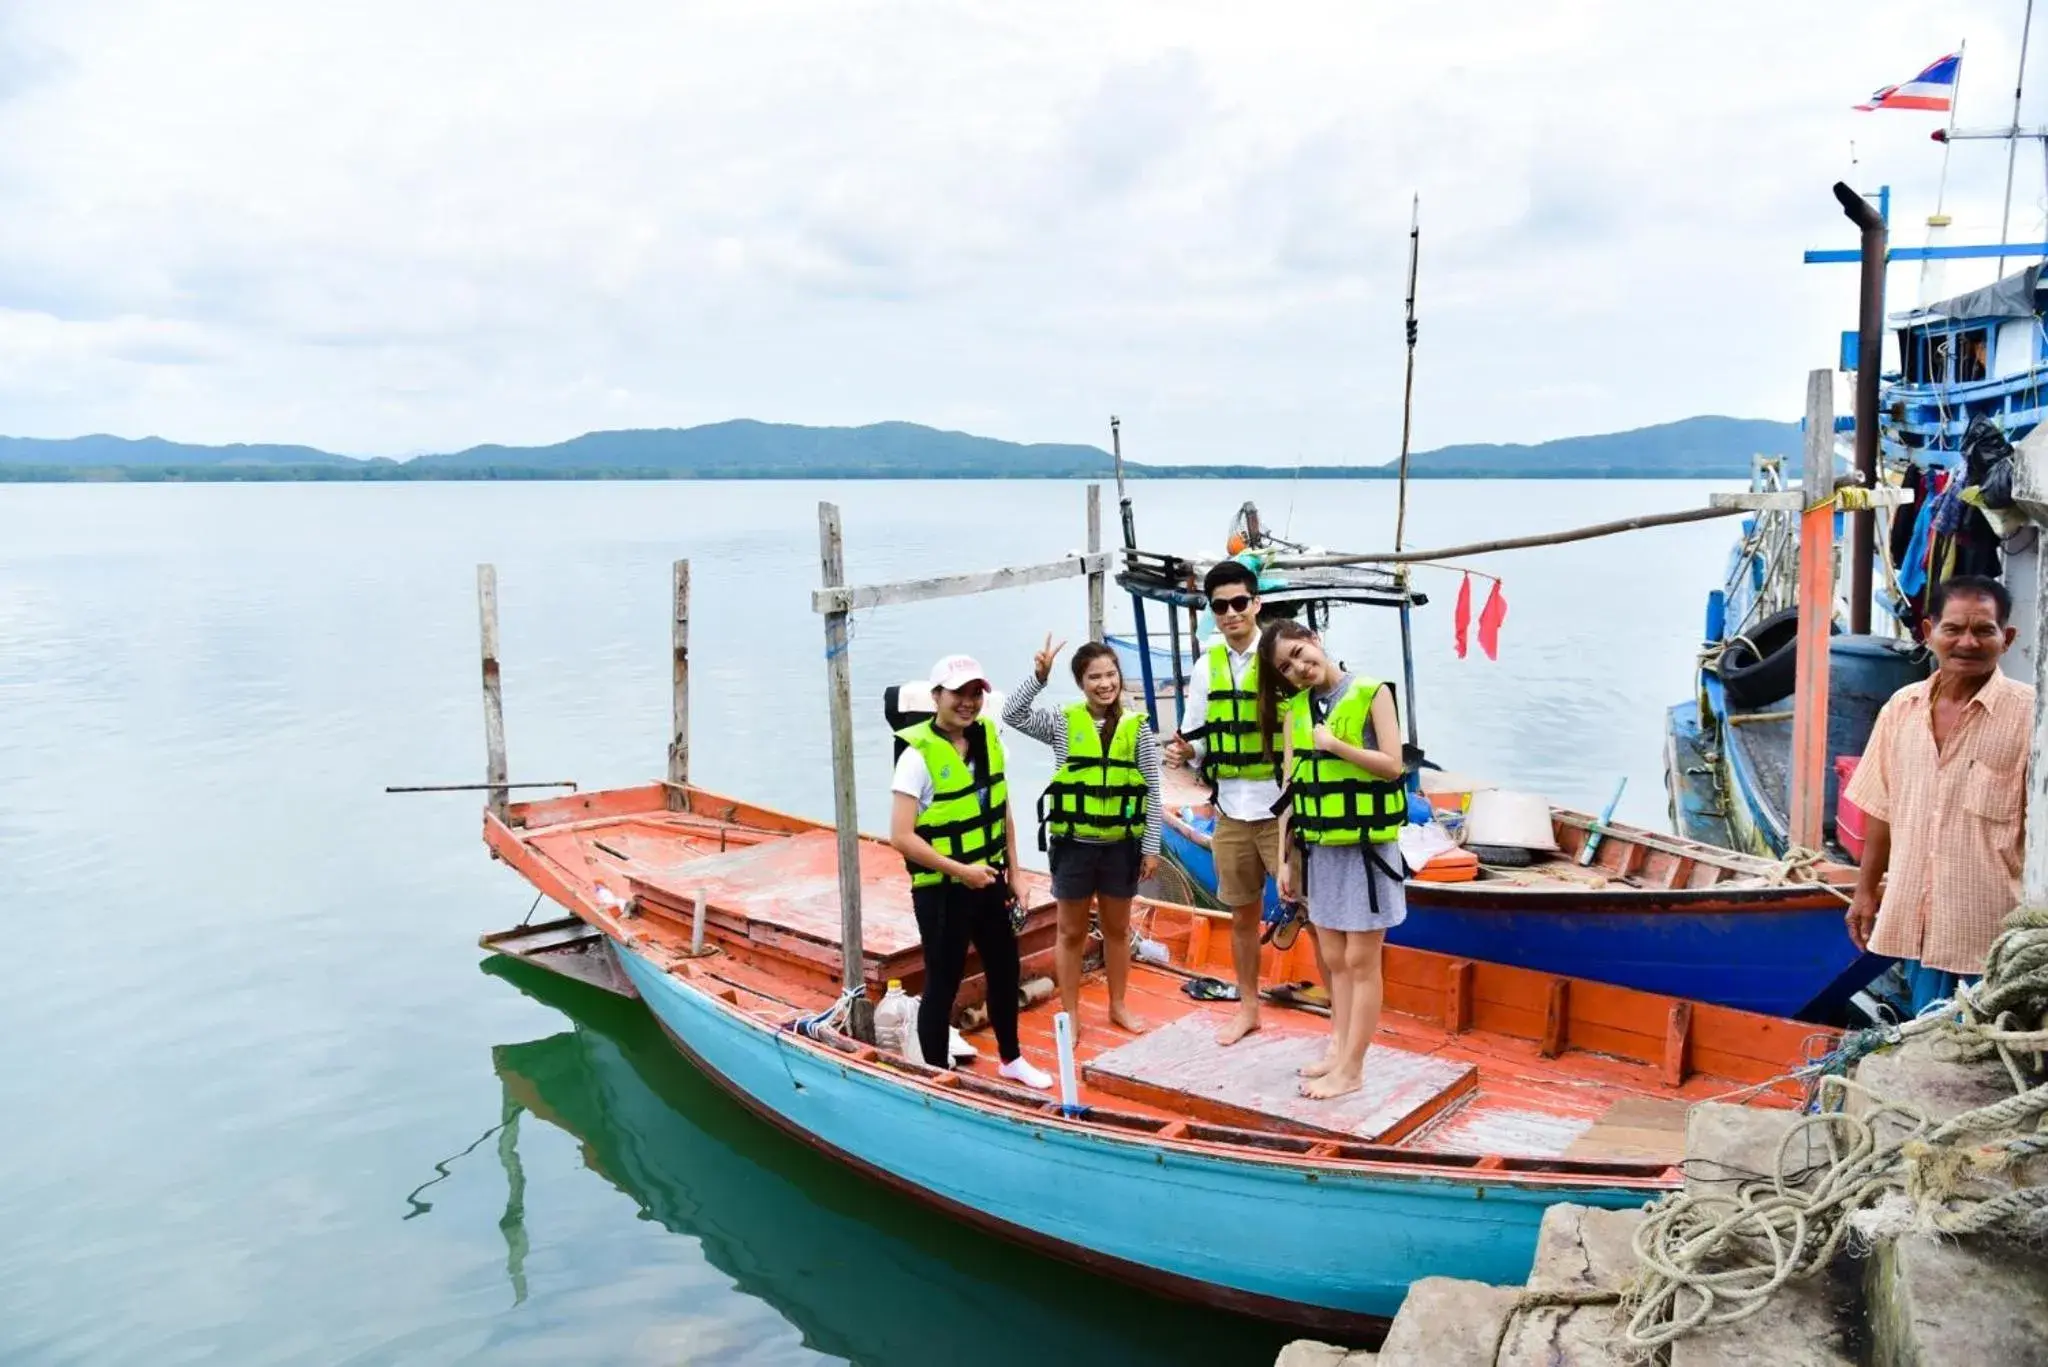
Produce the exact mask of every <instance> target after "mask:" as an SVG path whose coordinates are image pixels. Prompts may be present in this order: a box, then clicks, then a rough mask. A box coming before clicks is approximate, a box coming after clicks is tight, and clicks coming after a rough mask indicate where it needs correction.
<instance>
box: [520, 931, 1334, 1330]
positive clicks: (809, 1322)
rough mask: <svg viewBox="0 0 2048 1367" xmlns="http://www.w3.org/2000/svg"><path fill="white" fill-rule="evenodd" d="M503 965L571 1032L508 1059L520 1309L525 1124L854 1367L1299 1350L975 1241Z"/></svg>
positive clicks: (645, 1034)
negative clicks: (521, 1137)
mask: <svg viewBox="0 0 2048 1367" xmlns="http://www.w3.org/2000/svg"><path fill="white" fill-rule="evenodd" d="M483 967H484V971H485V972H486V973H490V974H492V975H494V976H497V977H500V978H503V979H505V980H506V981H508V982H510V983H512V984H513V985H515V986H516V987H518V988H519V990H520V991H522V992H524V993H526V994H527V995H528V996H530V997H533V998H534V999H536V1000H538V1001H541V1002H543V1003H546V1004H547V1005H549V1006H552V1007H554V1008H555V1009H556V1010H559V1011H561V1012H562V1013H563V1014H564V1015H565V1016H567V1017H568V1018H569V1021H570V1028H569V1029H567V1030H564V1031H561V1032H560V1033H558V1034H553V1035H549V1036H547V1037H545V1038H543V1039H536V1040H530V1041H527V1042H525V1043H522V1044H502V1045H498V1046H496V1047H495V1048H493V1049H492V1051H491V1062H492V1066H493V1068H494V1069H495V1070H496V1072H497V1074H498V1077H499V1080H500V1082H501V1084H502V1086H503V1089H504V1097H505V1112H504V1117H503V1119H502V1121H501V1124H500V1126H499V1127H498V1128H497V1129H496V1131H495V1137H496V1139H497V1140H498V1153H499V1157H500V1159H501V1160H502V1161H503V1162H504V1163H505V1167H506V1179H507V1192H508V1200H507V1204H506V1211H505V1216H504V1218H503V1220H502V1221H501V1227H502V1228H503V1230H504V1232H505V1237H506V1242H507V1269H508V1274H509V1275H510V1277H511V1278H512V1280H513V1286H514V1294H515V1295H516V1296H518V1297H520V1298H523V1297H524V1295H525V1288H524V1282H523V1273H522V1270H521V1256H522V1254H523V1250H524V1248H525V1241H526V1232H525V1227H524V1217H523V1210H522V1202H521V1199H520V1196H519V1193H520V1192H521V1190H522V1189H523V1179H522V1178H521V1175H520V1169H519V1167H518V1144H517V1135H518V1126H519V1120H520V1114H521V1113H522V1112H523V1113H526V1114H530V1115H532V1116H533V1117H535V1118H537V1119H539V1120H542V1121H545V1122H546V1123H548V1124H550V1125H554V1126H556V1127H558V1128H559V1129H561V1130H563V1131H565V1132H567V1133H568V1134H569V1135H571V1136H573V1137H574V1138H575V1139H576V1140H577V1141H579V1143H580V1144H581V1145H582V1148H583V1156H584V1162H585V1164H586V1165H587V1166H588V1167H589V1168H590V1170H591V1171H592V1172H595V1173H597V1174H598V1175H599V1176H601V1177H603V1178H604V1179H605V1180H606V1181H608V1182H610V1183H611V1184H612V1185H613V1186H615V1187H617V1188H618V1189H619V1190H620V1191H621V1192H623V1193H625V1195H626V1196H628V1197H629V1198H631V1199H632V1200H633V1201H634V1202H635V1203H636V1204H637V1205H638V1206H639V1207H640V1210H641V1212H642V1213H643V1214H644V1215H645V1216H646V1217H647V1218H649V1219H652V1220H654V1221H656V1222H658V1223H659V1224H661V1225H662V1226H664V1227H665V1228H667V1229H669V1230H671V1231H673V1232H674V1233H677V1234H682V1235H687V1236H689V1237H691V1238H693V1239H695V1240H696V1241H697V1242H698V1244H699V1245H700V1247H701V1248H702V1250H703V1253H704V1256H705V1258H706V1259H707V1260H708V1261H710V1262H711V1263H712V1264H713V1265H714V1266H715V1267H717V1268H718V1269H719V1270H720V1271H721V1272H723V1273H724V1274H726V1275H727V1276H729V1277H731V1278H732V1279H733V1281H734V1283H735V1284H736V1286H737V1288H738V1289H739V1290H740V1291H742V1292H744V1293H745V1294H747V1295H750V1296H753V1297H755V1298H757V1299H759V1300H761V1301H763V1302H766V1303H767V1304H768V1305H770V1306H772V1307H774V1309H775V1310H776V1312H777V1313H779V1314H780V1315H781V1316H782V1317H783V1318H784V1319H786V1320H788V1321H789V1323H790V1324H792V1325H793V1326H795V1327H796V1329H797V1330H798V1331H799V1332H800V1333H801V1334H802V1335H803V1337H804V1341H805V1343H806V1345H807V1346H809V1347H811V1348H814V1349H816V1350H818V1351H820V1352H824V1353H829V1354H832V1355H834V1356H837V1357H843V1358H847V1359H850V1360H852V1361H854V1362H859V1363H873V1364H889V1367H901V1365H902V1364H915V1363H950V1362H968V1361H973V1362H980V1363H989V1364H1001V1363H1011V1362H1014V1363H1018V1364H1024V1363H1030V1364H1038V1363H1042V1362H1044V1361H1045V1360H1046V1359H1047V1357H1048V1355H1049V1354H1050V1355H1051V1356H1053V1357H1055V1358H1057V1359H1059V1360H1062V1361H1073V1362H1094V1361H1116V1362H1119V1363H1146V1362H1157V1363H1161V1364H1166V1363H1176V1364H1185V1363H1195V1362H1211V1361H1213V1362H1219V1363H1222V1362H1228V1363H1235V1364H1243V1363H1246V1362H1263V1361H1271V1360H1272V1358H1273V1356H1274V1354H1275V1353H1276V1352H1277V1351H1278V1348H1279V1345H1280V1344H1281V1343H1283V1342H1285V1341H1286V1340H1287V1339H1288V1338H1289V1337H1290V1335H1288V1334H1287V1333H1286V1331H1284V1330H1281V1329H1277V1328H1274V1327H1272V1326H1268V1325H1264V1324H1260V1323H1258V1322H1256V1321H1252V1320H1248V1319H1244V1318H1242V1317H1239V1316H1235V1315H1230V1314H1226V1313H1224V1312H1221V1311H1215V1310H1208V1309H1204V1308H1201V1307H1195V1306H1186V1305H1180V1304H1175V1303H1172V1302H1168V1301H1163V1300H1160V1299H1158V1298H1155V1297H1152V1296H1148V1295H1146V1294H1144V1293H1142V1292H1138V1291H1134V1290H1130V1289H1127V1288H1125V1287H1123V1286H1121V1285H1118V1284H1116V1283H1113V1282H1108V1281H1105V1280H1104V1279H1102V1278H1100V1277H1098V1276H1094V1275H1091V1274H1089V1273H1086V1272H1083V1271H1081V1270H1079V1269H1077V1268H1073V1267H1070V1266H1068V1265H1066V1264H1063V1263H1059V1262H1056V1261H1054V1260H1051V1259H1047V1258H1042V1257H1039V1256H1037V1255H1035V1254H1032V1253H1028V1252H1026V1251H1024V1250H1021V1249H1016V1248H1013V1247H1011V1246H1009V1245H1007V1244H1004V1243H1002V1242H1000V1241H999V1240H995V1239H992V1238H989V1237H987V1236H984V1235H981V1234H978V1233H976V1232H974V1231H972V1230H968V1229H966V1228H964V1227H962V1226H960V1225H958V1224H956V1223H955V1222H953V1221H951V1220H949V1219H946V1218H945V1217H943V1216H939V1215H936V1214H934V1213H932V1212H929V1211H927V1210H925V1209H924V1208H922V1207H920V1206H917V1205H914V1204H912V1203H910V1202H909V1201H907V1200H906V1199H905V1198H903V1197H901V1196H899V1195H897V1194H896V1193H894V1192H891V1191H889V1190H888V1189H886V1188H884V1187H882V1186H880V1185H879V1184H877V1183H874V1182H870V1181H868V1180H866V1179H863V1178H860V1177H857V1176H855V1175H854V1174H852V1173H849V1172H847V1171H845V1170H844V1169H842V1168H840V1167H839V1166H838V1165H836V1164H834V1163H832V1162H831V1161H830V1160H828V1159H826V1158H823V1157H821V1156H820V1155H818V1154H816V1153H813V1152H812V1151H811V1150H809V1149H807V1148H805V1147H804V1146H802V1145H801V1144H798V1143H796V1142H795V1141H793V1140H791V1139H789V1138H788V1137H787V1136H785V1135H783V1134H782V1133H781V1132H779V1131H777V1130H775V1129H773V1128H772V1127H770V1126H768V1125H766V1124H764V1123H762V1122H761V1121H760V1120H758V1119H756V1118H755V1117H754V1116H752V1115H750V1114H749V1113H747V1112H746V1111H745V1110H743V1109H742V1108H741V1107H740V1106H739V1105H738V1104H737V1103H735V1102H733V1101H732V1100H731V1099H730V1098H729V1097H727V1096H726V1095H725V1094H724V1093H723V1092H721V1091H720V1090H718V1088H717V1087H716V1086H715V1085H714V1084H712V1083H711V1082H709V1081H708V1080H707V1079H706V1078H704V1076H703V1075H702V1074H700V1073H698V1072H697V1071H696V1070H695V1069H694V1068H692V1067H691V1066H690V1065H689V1064H687V1063H686V1062H684V1061H683V1059H682V1058H681V1057H680V1056H679V1055H678V1054H677V1053H676V1052H675V1050H674V1048H673V1047H672V1046H671V1045H670V1044H669V1042H668V1040H667V1039H666V1037H664V1036H663V1035H662V1033H661V1031H660V1029H659V1028H658V1027H657V1026H656V1025H655V1024H654V1023H653V1020H652V1018H651V1017H650V1016H649V1015H648V1014H647V1012H646V1009H645V1008H644V1007H642V1006H641V1005H640V1004H639V1003H638V1002H630V1001H623V1000H620V999H618V998H614V997H610V996H608V995H606V994H604V993H601V992H598V991H596V990H594V989H591V988H587V987H585V986H583V985H582V984H580V983H574V982H570V981H568V980H566V979H563V978H558V977H556V976H554V975H552V974H549V973H547V972H545V971H543V970H539V969H535V968H533V967H531V966H529V965H526V964H521V963H517V962H515V961H512V960H506V959H492V960H488V961H486V962H485V964H484V965H483ZM479 1142H481V1141H479ZM961 1161H963V1162H972V1161H974V1160H973V1155H972V1154H963V1155H962V1158H961ZM1302 1234H1303V1237H1304V1238H1313V1237H1315V1232H1314V1231H1313V1230H1304V1231H1303V1232H1302ZM1216 1237H1217V1238H1218V1239H1219V1240H1222V1239H1228V1238H1229V1237H1230V1231H1228V1230H1218V1231H1217V1232H1216ZM1054 1326H1057V1327H1056V1328H1054ZM1049 1331H1050V1332H1049ZM1055 1340H1056V1341H1055Z"/></svg>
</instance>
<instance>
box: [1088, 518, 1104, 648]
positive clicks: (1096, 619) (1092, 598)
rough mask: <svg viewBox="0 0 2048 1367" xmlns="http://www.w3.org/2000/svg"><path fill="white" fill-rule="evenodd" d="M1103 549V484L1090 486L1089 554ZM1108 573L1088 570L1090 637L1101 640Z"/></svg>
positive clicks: (1092, 639) (1090, 638)
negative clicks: (1103, 594)
mask: <svg viewBox="0 0 2048 1367" xmlns="http://www.w3.org/2000/svg"><path fill="white" fill-rule="evenodd" d="M1101 549H1102V486H1101V485H1100V484H1091V485H1089V486H1088V554H1090V555H1094V554H1095V553H1096V552H1097V551H1099V550H1101ZM1107 578H1108V575H1107V574H1106V573H1105V572H1104V571H1102V570H1090V571H1089V572H1088V639H1089V640H1091V641H1100V640H1101V639H1102V634H1103V625H1102V616H1103V613H1102V591H1103V581H1104V580H1105V579H1107Z"/></svg>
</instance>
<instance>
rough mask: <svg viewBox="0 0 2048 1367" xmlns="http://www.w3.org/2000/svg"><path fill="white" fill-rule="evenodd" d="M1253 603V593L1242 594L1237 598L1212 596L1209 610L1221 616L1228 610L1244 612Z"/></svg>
mask: <svg viewBox="0 0 2048 1367" xmlns="http://www.w3.org/2000/svg"><path fill="white" fill-rule="evenodd" d="M1251 605H1252V600H1251V595H1249V594H1240V595H1238V596H1237V597H1235V598H1211V599H1210V600H1209V611H1211V612H1213V613H1215V614H1217V615H1218V616H1221V615H1222V614H1224V613H1226V612H1243V611H1244V610H1245V609H1246V608H1248V607H1250V606H1251Z"/></svg>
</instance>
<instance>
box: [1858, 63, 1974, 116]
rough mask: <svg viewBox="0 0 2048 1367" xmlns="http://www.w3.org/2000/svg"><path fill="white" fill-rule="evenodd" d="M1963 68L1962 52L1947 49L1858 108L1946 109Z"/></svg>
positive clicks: (1951, 101)
mask: <svg viewBox="0 0 2048 1367" xmlns="http://www.w3.org/2000/svg"><path fill="white" fill-rule="evenodd" d="M1962 69H1963V54H1962V53H1960V52H1951V53H1950V54H1949V55H1948V56H1946V57H1943V58H1942V59H1941V60H1940V61H1938V62H1935V63H1934V64H1933V65H1931V66H1929V67H1928V68H1927V70H1925V71H1923V72H1921V73H1920V74H1919V75H1918V76H1915V77H1914V78H1913V79H1912V80H1910V81H1907V82H1906V83H1905V84H1904V85H1888V86H1886V87H1885V88H1884V89H1882V90H1880V91H1878V92H1877V93H1876V94H1875V95H1872V96H1871V97H1870V103H1869V104H1859V105H1857V106H1856V107H1857V108H1858V109H1861V110H1865V111H1868V110H1872V109H1933V110H1940V111H1946V110H1947V109H1948V108H1949V106H1950V105H1951V104H1953V103H1954V102H1955V97H1956V76H1957V74H1958V73H1959V72H1961V71H1962Z"/></svg>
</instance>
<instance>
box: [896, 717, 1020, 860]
mask: <svg viewBox="0 0 2048 1367" xmlns="http://www.w3.org/2000/svg"><path fill="white" fill-rule="evenodd" d="M977 732H978V733H979V735H980V737H981V740H980V741H979V742H977V740H976V733H977ZM896 738H897V739H898V740H900V741H902V742H903V743H904V744H905V745H908V746H910V747H911V748H912V749H914V750H916V751H917V753H918V754H920V755H922V756H924V767H925V768H926V769H927V770H928V771H929V772H930V773H931V778H932V801H931V805H930V806H929V807H926V808H925V809H924V810H923V811H921V812H919V813H918V814H917V833H918V834H919V835H921V836H923V837H924V838H925V839H926V840H927V841H929V842H930V843H931V847H932V848H933V849H935V850H937V851H938V852H939V853H940V854H941V855H943V856H945V857H946V858H948V859H954V860H958V861H959V862H960V863H962V864H991V865H994V866H995V867H996V868H1002V867H1004V866H1005V864H1006V863H1007V862H1008V856H1009V842H1008V839H1007V835H1008V832H1007V829H1006V827H1005V824H1004V813H1006V812H1007V811H1008V810H1009V806H1008V804H1009V799H1010V785H1009V783H1008V781H1007V780H1006V779H1005V778H1004V777H1003V743H1002V741H1000V740H998V739H997V738H996V726H995V723H994V722H992V721H990V720H989V719H988V718H986V717H979V718H976V719H975V723H974V729H973V730H971V731H969V732H968V737H967V749H968V753H969V754H972V753H973V752H974V750H975V748H976V746H977V743H979V744H982V745H985V746H986V747H987V753H988V764H987V766H986V768H985V769H983V770H982V771H980V772H977V771H976V767H975V766H974V765H972V764H970V763H968V761H967V760H966V759H964V758H962V757H961V754H960V752H959V751H958V750H956V749H954V748H953V742H952V739H951V738H950V737H948V736H945V735H943V734H941V733H940V732H939V731H938V730H937V729H936V728H934V727H933V726H932V724H931V723H930V722H928V721H922V722H919V723H918V724H917V725H915V726H911V727H906V728H904V729H903V730H901V731H898V732H897V733H896ZM903 862H904V863H905V864H908V865H909V866H910V886H911V887H913V888H927V887H935V886H937V885H938V884H940V883H945V882H950V881H955V880H951V879H948V878H947V876H946V875H945V874H943V873H940V872H939V871H938V870H937V869H928V868H926V867H924V866H923V865H922V864H914V863H911V861H910V860H908V859H905V860H904V861H903Z"/></svg>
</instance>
